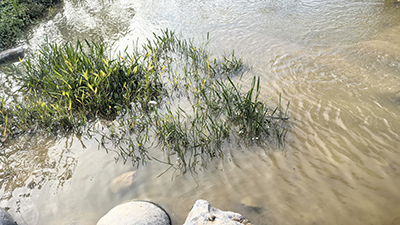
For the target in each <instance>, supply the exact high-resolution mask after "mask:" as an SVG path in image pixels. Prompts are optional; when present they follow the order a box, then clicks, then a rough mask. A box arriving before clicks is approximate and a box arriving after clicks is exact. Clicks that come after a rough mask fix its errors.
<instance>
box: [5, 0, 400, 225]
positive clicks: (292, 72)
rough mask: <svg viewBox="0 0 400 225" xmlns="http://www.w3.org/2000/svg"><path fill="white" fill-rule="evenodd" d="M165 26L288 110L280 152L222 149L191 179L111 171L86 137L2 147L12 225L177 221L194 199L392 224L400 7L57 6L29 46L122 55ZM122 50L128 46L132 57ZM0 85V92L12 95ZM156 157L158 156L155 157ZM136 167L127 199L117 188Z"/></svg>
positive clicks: (280, 215)
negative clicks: (237, 65) (76, 45)
mask: <svg viewBox="0 0 400 225" xmlns="http://www.w3.org/2000/svg"><path fill="white" fill-rule="evenodd" d="M164 28H168V29H170V30H174V31H176V32H177V33H179V34H180V35H181V36H182V37H184V38H194V39H195V41H198V42H199V43H201V41H202V40H204V39H205V37H206V35H207V32H209V33H210V36H211V44H210V46H209V49H210V50H211V51H212V52H213V53H214V54H215V55H218V54H223V53H224V51H227V52H230V51H231V50H233V49H234V50H235V53H236V54H237V55H241V56H242V57H243V59H244V60H245V62H246V64H247V65H248V67H250V69H249V70H248V71H247V72H246V74H245V78H246V77H249V78H250V77H252V76H253V75H256V76H260V77H261V80H262V88H263V92H265V93H266V96H273V98H272V100H271V104H276V103H277V101H278V96H279V94H280V93H282V98H283V103H284V104H286V103H287V101H290V117H291V119H290V122H289V123H290V125H289V127H290V128H289V132H288V135H287V137H286V143H285V145H284V146H283V147H280V148H277V147H276V145H274V144H272V145H271V147H270V148H258V147H251V148H245V147H243V146H242V148H237V146H234V145H232V146H226V147H225V151H226V154H225V157H224V158H223V159H219V160H214V161H212V162H209V163H208V165H207V167H206V168H203V169H200V170H198V171H197V174H190V173H187V174H185V175H180V174H179V171H177V172H175V173H174V171H172V170H170V171H168V172H166V173H165V174H163V175H162V176H159V175H160V174H162V173H163V172H164V171H165V170H166V169H167V168H168V167H166V166H165V165H163V164H160V163H157V162H153V161H150V162H149V163H148V164H147V166H144V167H143V166H141V167H139V168H136V167H132V165H130V164H129V163H128V164H126V165H124V164H123V163H122V162H121V161H118V162H117V163H116V162H115V160H114V158H115V157H117V155H116V153H113V152H110V153H108V154H107V153H106V152H105V150H104V149H102V148H99V147H98V144H97V142H96V141H95V140H94V139H93V138H92V139H90V138H88V137H85V136H82V137H81V136H69V137H60V138H58V139H55V138H47V137H40V138H33V139H32V138H28V137H26V138H21V139H19V140H16V141H15V143H12V144H11V145H9V146H6V147H3V149H2V151H4V152H5V154H6V155H7V157H8V159H7V162H6V163H4V162H3V163H2V164H1V167H0V176H1V181H0V187H1V189H0V194H1V199H0V206H2V207H7V208H9V212H10V213H11V214H12V215H13V216H14V217H15V219H16V220H17V222H18V224H20V225H36V224H39V225H50V224H65V225H67V224H68V225H69V224H79V225H83V224H95V223H96V222H97V220H98V219H99V218H100V217H101V216H103V215H104V214H105V213H106V212H107V211H108V210H109V209H111V208H112V207H114V206H116V205H118V204H120V203H121V202H123V201H126V200H130V199H145V200H151V201H154V202H157V203H158V204H160V205H161V206H163V207H164V208H165V209H166V210H167V211H168V212H169V214H170V216H171V218H172V220H173V222H174V224H182V223H183V222H184V220H185V217H186V215H187V213H188V212H189V210H190V207H191V206H192V205H193V203H194V202H195V201H196V200H197V199H206V200H208V201H210V202H211V204H212V205H213V206H215V207H218V208H220V209H223V210H231V211H235V212H239V213H241V214H242V215H244V216H245V217H246V218H248V219H250V220H251V221H252V223H254V224H400V188H399V187H400V137H399V135H400V114H399V112H400V5H393V2H391V1H381V0H358V1H355V0H350V1H349V0H346V1H345V0H333V1H322V0H320V1H319V0H278V1H275V0H274V1H272V0H270V1H268V0H258V1H256V0H239V1H226V0H201V1H187V0H186V1H184V0H168V1H167V0H158V1H155V0H146V1H144V0H138V1H128V0H113V1H107V0H103V1H97V0H94V1H71V0H65V1H64V2H63V3H62V5H61V6H60V7H59V8H58V9H54V11H52V14H51V15H50V17H49V19H48V20H45V21H43V22H42V23H40V24H38V25H37V26H35V27H34V28H33V29H32V32H31V33H30V34H29V36H28V37H27V40H26V42H24V45H25V48H27V49H28V51H33V50H35V49H37V48H38V46H39V45H40V44H42V43H44V42H45V41H46V40H48V41H50V42H65V41H74V40H77V39H80V40H82V39H90V40H97V39H100V38H103V39H104V40H105V41H106V42H109V43H114V48H115V49H117V50H123V49H125V47H126V46H130V47H132V43H133V42H136V41H137V40H138V38H139V43H140V42H141V41H145V39H146V38H151V37H152V32H156V33H157V32H159V30H160V29H164ZM128 49H129V48H128ZM11 84H12V81H11V80H7V78H6V77H4V75H2V84H1V88H0V93H1V94H7V93H10V92H11V91H13V90H14V89H15V87H12V85H11ZM155 151H156V152H158V153H157V154H158V155H159V157H162V153H161V152H160V151H159V150H158V149H155ZM132 170H135V171H136V173H135V175H134V176H135V182H134V184H133V185H132V187H131V188H129V189H128V190H125V191H115V190H113V189H112V188H111V186H110V183H111V181H112V179H114V178H115V177H117V176H119V175H120V174H122V173H124V172H128V171H132Z"/></svg>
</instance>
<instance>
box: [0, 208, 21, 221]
mask: <svg viewBox="0 0 400 225" xmlns="http://www.w3.org/2000/svg"><path fill="white" fill-rule="evenodd" d="M0 225H17V222H15V220H14V219H13V218H12V216H11V215H10V214H9V213H8V212H7V211H6V210H4V209H3V208H1V207H0Z"/></svg>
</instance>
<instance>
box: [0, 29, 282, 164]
mask: <svg viewBox="0 0 400 225" xmlns="http://www.w3.org/2000/svg"><path fill="white" fill-rule="evenodd" d="M207 43H208V42H207ZM107 54H109V53H108V51H107V50H106V48H105V44H104V43H95V42H88V41H85V42H77V43H76V44H71V43H66V44H63V45H57V44H47V45H45V46H43V47H42V48H41V49H40V50H39V51H38V52H37V53H36V55H34V56H31V57H28V58H27V60H26V61H24V62H21V63H22V68H21V69H20V70H18V71H17V72H16V73H17V77H18V81H19V85H20V89H19V91H20V92H21V94H22V95H23V96H24V98H23V99H22V100H21V101H20V102H17V103H7V102H6V101H5V100H4V98H3V99H2V101H0V103H1V104H0V122H1V126H0V132H1V134H2V135H3V139H4V138H7V137H11V136H13V135H14V134H19V133H21V132H32V131H36V130H49V131H52V132H56V131H59V130H66V131H71V130H72V131H79V130H80V129H82V128H85V129H89V128H88V127H91V126H88V124H96V123H98V121H110V122H109V123H108V125H106V126H105V127H106V129H105V130H106V132H101V131H99V132H100V135H101V139H100V140H99V142H100V143H101V144H102V145H103V146H104V147H105V148H110V149H113V150H115V151H116V152H117V153H118V154H119V155H120V158H121V159H122V160H123V161H124V162H126V161H128V160H131V161H132V163H134V164H137V163H138V162H142V163H143V162H146V161H147V160H151V159H155V160H157V161H163V162H164V163H167V164H169V165H171V166H173V167H176V168H180V169H182V170H183V171H186V170H187V169H191V168H195V167H196V166H197V165H203V164H204V163H206V162H207V161H208V160H209V159H212V158H214V157H218V156H221V155H223V147H224V144H226V143H227V142H231V141H234V140H236V141H242V142H243V141H244V142H245V143H246V144H262V143H264V142H265V141H267V140H269V138H270V137H271V135H272V136H274V137H276V138H277V139H279V141H282V140H283V139H284V138H285V134H286V133H285V132H286V130H285V127H284V126H283V125H282V124H283V122H284V121H285V120H287V119H288V118H287V111H286V113H283V112H282V111H283V109H282V107H281V106H280V105H278V107H276V108H270V107H268V106H267V102H268V99H264V98H263V96H262V93H261V92H262V87H261V83H260V78H256V77H254V78H253V79H252V82H251V84H250V88H247V89H245V90H243V88H242V87H241V85H240V83H241V82H243V81H242V76H243V74H244V72H245V71H246V68H245V66H244V63H243V60H242V59H241V58H240V57H239V58H238V57H236V56H235V54H234V52H232V53H231V54H230V55H228V56H224V57H213V56H212V55H211V54H210V53H209V52H208V51H207V45H204V46H201V47H197V46H196V45H194V44H193V42H192V41H190V40H182V39H179V38H178V37H177V36H176V35H175V34H174V32H172V31H169V30H165V31H163V33H162V35H156V34H154V38H153V39H152V40H148V41H147V42H146V43H145V44H144V45H143V46H142V48H141V49H139V50H138V49H137V50H135V51H134V52H131V53H127V52H126V51H125V52H123V53H122V54H118V55H117V56H118V57H115V58H112V57H111V56H110V55H107ZM14 71H15V70H14ZM152 148H161V149H162V150H163V151H164V152H165V156H166V157H165V159H157V158H155V157H153V156H152V154H150V152H149V150H150V149H152Z"/></svg>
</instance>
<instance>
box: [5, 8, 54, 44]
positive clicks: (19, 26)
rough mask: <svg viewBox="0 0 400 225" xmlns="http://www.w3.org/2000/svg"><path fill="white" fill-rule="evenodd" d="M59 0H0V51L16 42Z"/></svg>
mask: <svg viewBox="0 0 400 225" xmlns="http://www.w3.org/2000/svg"><path fill="white" fill-rule="evenodd" d="M58 2H59V1H58V0H2V1H0V15H1V17H0V51H3V50H5V49H6V48H8V47H11V46H13V45H15V44H16V41H17V40H18V38H20V37H21V35H22V30H23V28H25V27H26V26H27V25H29V24H31V23H33V21H34V19H37V18H39V17H41V16H42V15H43V12H44V11H45V9H47V8H48V7H50V6H52V5H54V4H56V3H58Z"/></svg>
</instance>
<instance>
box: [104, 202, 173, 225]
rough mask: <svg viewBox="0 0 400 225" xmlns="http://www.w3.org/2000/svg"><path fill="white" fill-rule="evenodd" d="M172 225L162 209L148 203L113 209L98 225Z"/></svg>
mask: <svg viewBox="0 0 400 225" xmlns="http://www.w3.org/2000/svg"><path fill="white" fill-rule="evenodd" d="M134 224H135V225H148V224H152V225H170V224H171V221H170V218H169V216H168V214H167V213H166V212H165V211H164V209H162V208H161V207H159V206H157V205H155V204H154V203H151V202H146V201H131V202H127V203H123V204H121V205H118V206H116V207H114V208H112V209H111V210H110V211H109V212H108V213H107V214H106V215H105V216H103V217H102V218H101V219H100V220H99V221H98V222H97V225H134Z"/></svg>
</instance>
